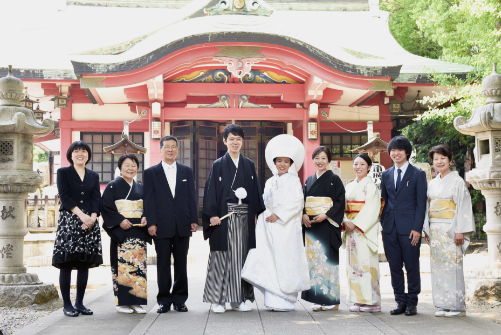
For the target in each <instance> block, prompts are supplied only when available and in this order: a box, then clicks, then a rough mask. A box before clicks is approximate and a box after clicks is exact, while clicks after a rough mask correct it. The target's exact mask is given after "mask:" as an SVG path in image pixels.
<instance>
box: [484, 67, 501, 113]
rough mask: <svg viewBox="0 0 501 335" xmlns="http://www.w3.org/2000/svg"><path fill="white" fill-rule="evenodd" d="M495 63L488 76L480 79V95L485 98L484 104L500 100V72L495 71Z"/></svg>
mask: <svg viewBox="0 0 501 335" xmlns="http://www.w3.org/2000/svg"><path fill="white" fill-rule="evenodd" d="M496 65H497V64H496V63H494V70H493V71H492V74H491V75H490V76H487V77H485V78H484V80H482V95H483V96H484V97H486V98H487V100H486V101H485V103H486V104H490V103H499V102H501V74H498V73H497V70H496Z"/></svg>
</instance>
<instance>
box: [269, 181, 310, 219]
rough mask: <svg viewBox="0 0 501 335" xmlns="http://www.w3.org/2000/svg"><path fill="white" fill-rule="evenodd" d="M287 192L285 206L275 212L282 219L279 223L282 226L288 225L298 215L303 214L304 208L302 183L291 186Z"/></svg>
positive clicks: (298, 182)
mask: <svg viewBox="0 0 501 335" xmlns="http://www.w3.org/2000/svg"><path fill="white" fill-rule="evenodd" d="M287 191H288V194H287V198H286V201H285V204H283V205H281V206H280V207H279V209H278V210H277V211H276V212H275V214H276V215H277V216H278V217H279V219H280V220H278V221H277V222H278V223H281V224H287V223H288V222H289V221H290V220H291V219H292V218H293V217H295V216H296V215H297V214H298V213H302V209H303V206H304V200H303V192H301V182H300V181H299V180H298V181H297V182H295V183H294V184H293V185H291V186H290V188H289V189H288V190H287ZM302 221H303V220H301V222H302Z"/></svg>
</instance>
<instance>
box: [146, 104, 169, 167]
mask: <svg viewBox="0 0 501 335" xmlns="http://www.w3.org/2000/svg"><path fill="white" fill-rule="evenodd" d="M154 119H156V120H160V121H161V122H162V127H161V128H162V130H161V131H162V137H163V136H165V134H164V129H163V128H164V123H165V122H164V119H165V117H164V109H163V108H162V109H161V112H160V118H157V117H155V118H154V117H153V113H152V112H151V108H150V113H149V118H148V122H149V123H150V124H149V130H150V138H149V139H148V140H149V141H150V150H149V155H150V166H153V165H157V164H158V163H160V162H161V161H162V154H161V153H160V140H154V139H152V138H151V134H152V132H153V130H152V129H151V121H152V120H154Z"/></svg>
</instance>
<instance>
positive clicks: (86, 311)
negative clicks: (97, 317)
mask: <svg viewBox="0 0 501 335" xmlns="http://www.w3.org/2000/svg"><path fill="white" fill-rule="evenodd" d="M75 311H77V312H78V313H80V314H82V315H92V314H94V312H93V311H91V310H90V309H88V308H84V309H80V308H76V307H75Z"/></svg>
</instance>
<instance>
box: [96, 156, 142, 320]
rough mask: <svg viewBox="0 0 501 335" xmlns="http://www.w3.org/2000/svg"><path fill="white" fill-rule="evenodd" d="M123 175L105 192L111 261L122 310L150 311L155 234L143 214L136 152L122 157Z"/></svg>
mask: <svg viewBox="0 0 501 335" xmlns="http://www.w3.org/2000/svg"><path fill="white" fill-rule="evenodd" d="M117 165H118V168H119V170H120V174H121V175H120V176H119V177H117V178H115V180H113V181H111V182H110V183H108V185H107V186H106V189H105V190H104V192H103V199H102V203H101V214H102V215H103V220H104V222H103V228H104V230H106V232H107V233H108V235H110V238H111V242H110V265H111V275H112V280H113V293H114V294H115V304H116V310H117V312H119V313H126V314H131V313H140V314H144V313H146V310H145V309H144V308H142V307H141V305H146V303H147V300H146V298H147V295H148V293H147V289H146V288H147V286H146V242H148V243H150V244H151V241H152V238H151V236H150V235H149V234H148V230H147V228H146V224H147V222H146V217H144V214H143V200H142V199H143V185H142V184H140V183H138V182H136V181H135V180H134V178H135V177H136V175H137V170H138V167H139V160H138V159H137V157H136V156H135V155H133V154H123V155H122V156H121V157H120V158H119V159H118V164H117Z"/></svg>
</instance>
